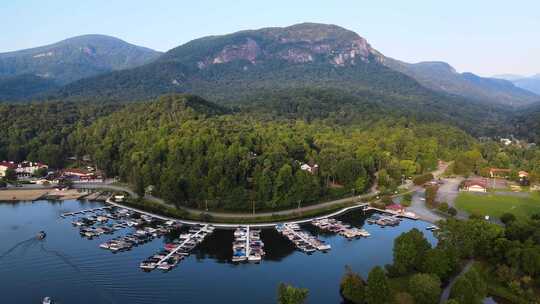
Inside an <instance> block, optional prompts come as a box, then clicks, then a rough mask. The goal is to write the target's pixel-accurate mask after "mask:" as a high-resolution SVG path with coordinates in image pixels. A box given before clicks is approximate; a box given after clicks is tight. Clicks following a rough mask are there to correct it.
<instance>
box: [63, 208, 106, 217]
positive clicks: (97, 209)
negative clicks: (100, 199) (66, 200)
mask: <svg viewBox="0 0 540 304" xmlns="http://www.w3.org/2000/svg"><path fill="white" fill-rule="evenodd" d="M112 208H113V207H111V206H105V207H99V208H93V209H86V210H80V211H74V212H66V213H63V214H62V215H60V217H62V218H64V217H68V216H74V215H78V214H85V213H93V212H96V211H102V210H107V209H112Z"/></svg>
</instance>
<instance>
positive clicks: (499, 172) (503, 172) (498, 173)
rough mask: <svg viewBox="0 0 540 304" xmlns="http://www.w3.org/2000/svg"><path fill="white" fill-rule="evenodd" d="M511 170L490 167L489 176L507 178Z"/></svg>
mask: <svg viewBox="0 0 540 304" xmlns="http://www.w3.org/2000/svg"><path fill="white" fill-rule="evenodd" d="M511 172H512V170H510V169H499V168H490V169H489V176H490V177H491V178H508V176H510V173H511Z"/></svg>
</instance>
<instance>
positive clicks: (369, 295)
mask: <svg viewBox="0 0 540 304" xmlns="http://www.w3.org/2000/svg"><path fill="white" fill-rule="evenodd" d="M390 300H391V293H390V287H389V285H388V278H387V277H386V274H385V273H384V270H383V269H382V268H381V267H380V266H376V267H374V268H373V269H371V271H370V272H369V275H368V279H367V285H366V303H367V304H387V303H390Z"/></svg>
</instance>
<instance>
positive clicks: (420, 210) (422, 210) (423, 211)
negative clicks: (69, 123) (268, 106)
mask: <svg viewBox="0 0 540 304" xmlns="http://www.w3.org/2000/svg"><path fill="white" fill-rule="evenodd" d="M447 167H448V164H446V163H445V164H442V165H440V166H439V167H438V168H437V170H435V171H433V172H432V174H433V175H434V176H435V177H436V178H438V177H439V176H441V175H442V174H443V173H444V171H445V170H446V168H447ZM74 187H75V188H87V189H109V190H113V191H124V192H127V193H129V195H131V196H132V197H134V198H138V195H137V194H136V193H135V192H133V191H132V190H131V189H129V188H128V187H126V186H119V185H114V184H111V183H84V184H82V183H81V184H75V185H74ZM414 190H415V191H416V192H415V195H414V196H413V206H411V207H409V208H408V209H409V210H410V211H412V212H415V213H417V215H418V216H419V217H420V219H422V220H425V221H429V222H432V223H436V222H437V221H439V220H441V219H443V218H442V217H440V216H438V215H437V214H435V213H433V212H431V211H430V210H429V209H428V208H427V207H425V204H424V203H423V202H422V201H420V200H419V198H420V197H421V196H423V194H418V192H419V191H423V188H421V187H415V188H414ZM378 193H379V192H378V191H377V189H376V187H372V188H371V189H370V192H369V193H367V194H363V195H357V196H351V197H346V198H343V199H338V200H333V201H329V202H325V203H320V204H315V205H310V206H306V207H301V208H294V209H287V210H281V211H274V212H261V213H231V212H215V211H206V212H205V211H203V210H200V209H193V208H188V207H181V209H183V210H185V211H187V212H190V213H194V214H200V213H201V212H205V213H206V214H208V215H210V216H212V217H217V218H224V219H233V218H242V219H253V218H257V217H270V216H283V215H292V214H295V213H304V212H309V211H314V210H319V209H326V208H331V207H334V206H337V205H341V204H344V203H350V202H358V201H361V200H365V199H367V198H369V197H371V196H373V195H377V194H378ZM414 197H417V198H418V199H416V200H415V199H414ZM144 199H146V200H148V201H151V202H154V203H158V204H162V205H165V206H169V207H170V206H171V205H169V204H167V203H165V201H164V200H163V199H161V198H158V197H155V196H152V195H145V196H144ZM415 201H416V202H415Z"/></svg>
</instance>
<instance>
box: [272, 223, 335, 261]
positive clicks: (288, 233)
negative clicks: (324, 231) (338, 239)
mask: <svg viewBox="0 0 540 304" xmlns="http://www.w3.org/2000/svg"><path fill="white" fill-rule="evenodd" d="M276 230H277V231H278V232H279V233H281V234H282V235H283V236H285V237H286V238H288V239H289V240H290V241H291V242H292V243H294V245H295V246H296V248H298V249H299V250H300V251H302V252H304V253H307V254H312V253H313V252H315V251H317V250H318V251H322V252H328V251H329V250H330V249H332V246H330V245H328V244H326V243H324V242H323V241H321V240H319V239H317V238H316V237H314V236H313V235H311V234H310V233H309V232H307V231H303V230H302V229H301V228H300V226H299V225H298V224H280V225H276Z"/></svg>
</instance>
